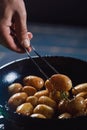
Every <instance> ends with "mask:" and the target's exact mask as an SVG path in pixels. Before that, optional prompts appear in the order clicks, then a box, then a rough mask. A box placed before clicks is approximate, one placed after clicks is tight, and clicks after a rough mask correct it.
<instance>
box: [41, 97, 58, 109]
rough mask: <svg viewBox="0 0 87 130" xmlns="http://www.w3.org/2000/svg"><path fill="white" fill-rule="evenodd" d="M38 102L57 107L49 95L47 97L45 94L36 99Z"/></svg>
mask: <svg viewBox="0 0 87 130" xmlns="http://www.w3.org/2000/svg"><path fill="white" fill-rule="evenodd" d="M38 104H45V105H48V106H50V107H52V108H53V109H56V108H57V103H56V102H55V101H54V100H53V99H51V98H50V97H47V96H41V97H40V98H39V99H38Z"/></svg>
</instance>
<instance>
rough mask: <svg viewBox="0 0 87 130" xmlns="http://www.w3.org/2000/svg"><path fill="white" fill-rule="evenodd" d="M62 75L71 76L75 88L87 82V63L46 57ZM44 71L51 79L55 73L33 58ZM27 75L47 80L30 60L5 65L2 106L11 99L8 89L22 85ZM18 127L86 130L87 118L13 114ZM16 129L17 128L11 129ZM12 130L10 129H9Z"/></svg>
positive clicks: (1, 82) (0, 79) (0, 71)
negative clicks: (9, 86)
mask: <svg viewBox="0 0 87 130" xmlns="http://www.w3.org/2000/svg"><path fill="white" fill-rule="evenodd" d="M44 58H46V60H47V61H48V62H49V63H50V64H51V65H52V66H54V67H55V69H56V70H57V71H58V72H59V73H62V74H66V75H67V76H69V77H70V78H71V80H72V82H73V86H75V85H77V84H80V83H83V82H87V62H86V61H82V60H79V59H75V58H71V57H59V56H53V57H44ZM33 59H34V60H35V61H36V62H37V63H38V64H39V66H40V67H41V68H42V69H43V71H44V72H45V73H46V74H47V75H48V77H50V76H51V75H52V74H54V72H53V71H52V70H51V69H50V68H49V67H48V66H47V65H46V64H45V63H44V62H43V61H42V60H41V59H40V58H38V57H34V58H33ZM27 75H37V76H40V77H42V78H43V79H45V77H44V76H43V75H42V74H41V72H40V71H39V70H38V69H37V68H36V66H35V65H34V64H33V63H32V61H31V60H30V59H29V58H24V59H19V60H17V61H13V62H11V63H8V64H7V65H4V66H2V67H1V68H0V104H1V105H2V106H4V105H5V104H6V101H7V100H8V98H9V95H8V91H7V87H8V85H10V84H11V83H13V82H20V83H22V79H23V78H24V77H25V76H27ZM13 118H14V120H16V121H17V125H19V126H22V128H23V127H24V128H25V129H26V127H29V128H30V129H52V128H54V129H73V130H77V129H78V130H82V129H84V130H86V129H87V124H86V123H87V117H86V116H81V117H78V118H71V119H64V120H59V119H45V120H44V119H33V118H27V117H22V116H19V115H16V114H13ZM11 129H15V130H16V128H11ZM8 130H10V128H8ZM20 130H21V128H20Z"/></svg>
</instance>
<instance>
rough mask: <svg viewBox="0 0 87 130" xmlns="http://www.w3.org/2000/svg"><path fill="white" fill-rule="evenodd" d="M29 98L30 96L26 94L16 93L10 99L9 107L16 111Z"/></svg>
mask: <svg viewBox="0 0 87 130" xmlns="http://www.w3.org/2000/svg"><path fill="white" fill-rule="evenodd" d="M27 97H28V95H27V94H26V93H25V92H20V93H16V94H14V95H12V96H11V97H10V98H9V100H8V105H9V107H10V108H11V109H16V108H17V107H18V106H19V105H21V104H22V103H24V102H25V101H26V98H27Z"/></svg>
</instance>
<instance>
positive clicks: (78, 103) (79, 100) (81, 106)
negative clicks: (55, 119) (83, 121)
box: [67, 97, 86, 115]
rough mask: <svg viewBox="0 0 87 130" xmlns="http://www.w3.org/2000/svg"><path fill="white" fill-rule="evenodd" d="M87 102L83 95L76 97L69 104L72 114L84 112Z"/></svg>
mask: <svg viewBox="0 0 87 130" xmlns="http://www.w3.org/2000/svg"><path fill="white" fill-rule="evenodd" d="M85 109H86V103H85V100H84V98H83V97H75V98H73V99H72V100H70V102H69V103H68V105H67V110H68V112H69V113H70V114H72V115H76V114H77V115H79V113H80V115H81V114H84V112H85Z"/></svg>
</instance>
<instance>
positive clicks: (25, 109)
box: [16, 103, 33, 116]
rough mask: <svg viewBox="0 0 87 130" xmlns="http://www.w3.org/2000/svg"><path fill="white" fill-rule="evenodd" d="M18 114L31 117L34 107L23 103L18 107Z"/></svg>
mask: <svg viewBox="0 0 87 130" xmlns="http://www.w3.org/2000/svg"><path fill="white" fill-rule="evenodd" d="M16 112H17V113H18V114H21V115H25V116H30V115H31V114H32V112H33V106H32V104H31V103H23V104H21V105H19V106H18V107H17V109H16Z"/></svg>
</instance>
